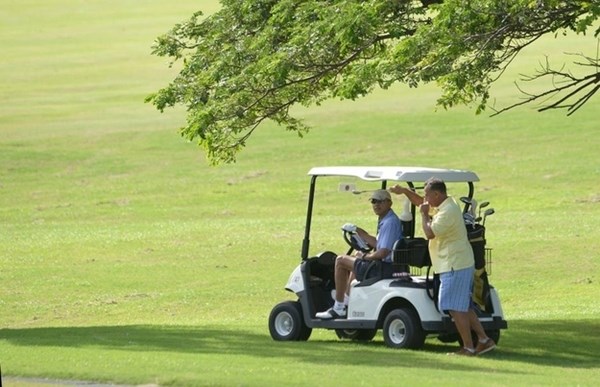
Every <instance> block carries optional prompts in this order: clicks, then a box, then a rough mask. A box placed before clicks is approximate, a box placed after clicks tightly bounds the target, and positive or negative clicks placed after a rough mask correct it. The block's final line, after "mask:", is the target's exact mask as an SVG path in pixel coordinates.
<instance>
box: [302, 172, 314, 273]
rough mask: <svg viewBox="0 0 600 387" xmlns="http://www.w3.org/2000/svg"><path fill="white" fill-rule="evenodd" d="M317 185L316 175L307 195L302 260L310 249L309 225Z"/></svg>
mask: <svg viewBox="0 0 600 387" xmlns="http://www.w3.org/2000/svg"><path fill="white" fill-rule="evenodd" d="M316 184H317V175H314V176H313V177H312V178H311V179H310V192H309V193H308V209H307V210H306V227H305V228H304V240H303V241H302V253H301V254H302V260H303V261H305V260H307V259H308V249H309V247H310V223H311V221H312V212H313V202H314V199H315V186H316Z"/></svg>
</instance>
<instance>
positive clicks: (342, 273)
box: [335, 255, 355, 302]
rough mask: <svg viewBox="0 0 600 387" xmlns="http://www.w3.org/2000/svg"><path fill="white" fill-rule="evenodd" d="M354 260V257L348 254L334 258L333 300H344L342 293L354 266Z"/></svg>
mask: <svg viewBox="0 0 600 387" xmlns="http://www.w3.org/2000/svg"><path fill="white" fill-rule="evenodd" d="M354 260H355V258H354V257H351V256H348V255H340V256H339V257H337V258H336V260H335V300H336V301H337V302H344V295H345V294H346V291H347V289H348V284H349V283H350V277H351V276H350V275H351V274H352V269H353V268H354Z"/></svg>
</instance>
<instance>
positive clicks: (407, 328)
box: [383, 308, 425, 349]
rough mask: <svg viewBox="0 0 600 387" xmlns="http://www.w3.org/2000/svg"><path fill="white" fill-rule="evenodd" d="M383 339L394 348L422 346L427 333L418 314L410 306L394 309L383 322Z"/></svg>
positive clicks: (416, 347) (417, 347)
mask: <svg viewBox="0 0 600 387" xmlns="http://www.w3.org/2000/svg"><path fill="white" fill-rule="evenodd" d="M383 339H384V341H385V343H386V344H387V346H388V347H392V348H409V349H419V348H422V347H423V344H424V343H425V333H424V332H423V329H422V328H421V323H420V320H419V317H418V315H417V314H416V313H415V312H414V311H413V310H411V309H408V308H402V309H394V310H392V311H391V312H390V313H389V314H388V315H387V317H386V318H385V320H384V322H383Z"/></svg>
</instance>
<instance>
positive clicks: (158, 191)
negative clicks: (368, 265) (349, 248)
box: [0, 0, 600, 385]
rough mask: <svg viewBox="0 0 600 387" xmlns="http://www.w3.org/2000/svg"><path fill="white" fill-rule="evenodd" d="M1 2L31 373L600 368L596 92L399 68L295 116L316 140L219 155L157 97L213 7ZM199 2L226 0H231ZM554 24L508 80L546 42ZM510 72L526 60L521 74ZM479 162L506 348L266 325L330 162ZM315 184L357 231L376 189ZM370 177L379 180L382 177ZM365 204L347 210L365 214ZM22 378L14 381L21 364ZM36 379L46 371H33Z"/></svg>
mask: <svg viewBox="0 0 600 387" xmlns="http://www.w3.org/2000/svg"><path fill="white" fill-rule="evenodd" d="M136 5H137V3H136V2H133V1H124V2H123V1H121V2H116V1H108V0H107V1H105V2H101V3H94V2H76V3H73V2H66V1H64V0H54V1H50V2H45V3H44V4H42V5H40V4H38V3H36V2H32V1H24V2H19V4H18V5H17V4H16V3H14V2H8V3H7V4H3V9H5V12H4V13H3V14H2V15H0V43H1V44H2V47H3V48H4V51H5V55H4V59H3V61H2V62H1V63H0V79H2V81H1V83H0V91H1V92H0V106H2V107H1V108H0V109H1V110H0V122H1V123H2V125H1V129H0V131H1V133H2V137H1V139H0V166H1V168H0V204H1V205H0V219H1V221H0V280H1V281H2V284H3V286H2V290H0V308H1V311H2V319H1V320H0V321H1V324H0V365H1V366H2V373H3V376H4V379H5V380H4V381H5V383H6V384H7V385H8V383H9V382H10V384H11V385H27V384H28V383H29V384H32V383H34V382H33V381H31V380H29V379H27V380H23V379H15V377H19V376H25V377H36V378H50V379H53V380H56V379H60V380H79V381H86V380H88V381H92V380H93V381H98V382H104V383H109V382H110V383H119V384H148V383H156V384H160V385H278V384H282V383H285V384H289V385H314V384H317V383H320V382H322V380H323V379H326V378H330V377H334V378H335V380H338V381H339V384H342V385H390V384H392V383H397V382H398V381H399V380H401V381H402V382H405V383H408V384H417V383H418V384H424V385H432V384H437V383H439V381H440V380H443V381H444V382H445V383H447V384H450V385H458V384H467V385H469V384H471V385H478V384H481V383H482V380H484V379H485V381H486V384H491V385H507V384H513V385H564V384H568V385H593V384H595V383H596V378H597V374H598V366H597V364H596V359H597V358H598V355H600V351H599V350H598V348H600V342H599V340H598V335H597V333H596V332H597V331H598V329H599V328H600V304H599V303H598V301H597V295H598V294H599V290H600V285H599V284H600V278H599V274H600V273H599V269H598V265H597V263H596V260H597V257H596V255H597V254H596V251H597V248H598V246H599V244H598V240H599V236H600V235H599V234H600V228H599V227H598V219H600V191H599V189H598V188H599V187H598V177H599V175H600V169H599V167H598V157H597V150H596V147H597V145H596V144H597V141H596V136H597V126H596V125H597V117H596V113H595V112H596V111H597V109H598V102H597V101H595V100H592V101H590V103H589V104H588V105H587V106H586V107H585V108H584V109H582V111H580V112H579V113H577V114H576V115H575V116H573V117H570V118H567V117H565V116H564V114H563V113H562V112H550V113H546V114H543V115H540V114H538V113H536V112H535V111H533V110H532V109H531V108H522V109H518V110H515V111H512V112H508V113H506V114H503V115H501V116H500V117H496V118H493V119H490V118H488V117H486V116H475V115H474V114H473V112H472V111H471V110H469V109H466V108H460V109H456V110H452V111H448V112H446V111H437V112H434V110H435V109H434V101H435V98H436V90H435V88H434V87H433V86H426V87H422V88H419V89H416V90H415V89H412V90H411V89H406V88H404V87H396V88H394V89H392V90H389V91H386V92H383V91H376V92H375V93H373V95H371V96H370V97H368V98H366V99H363V100H360V101H357V102H353V103H351V102H339V101H330V102H327V103H325V104H324V105H323V106H321V107H318V108H316V107H315V108H311V109H298V110H297V111H298V114H299V115H301V116H303V117H304V118H305V119H306V121H307V122H309V123H311V124H313V125H314V130H313V131H312V132H311V133H310V134H309V135H308V136H306V137H305V138H304V139H298V138H297V137H296V136H295V135H293V134H291V133H288V132H285V131H282V130H281V129H279V128H276V127H274V126H271V125H266V126H264V127H262V128H261V129H260V130H259V131H258V132H257V133H256V134H255V135H253V137H252V139H251V140H250V142H249V145H248V147H247V149H246V150H244V152H243V153H242V154H241V155H240V158H239V161H238V163H237V164H234V165H227V166H221V167H218V168H213V167H208V166H207V165H206V163H205V160H204V156H203V154H202V153H201V151H200V150H199V149H197V148H196V147H195V145H194V144H189V143H186V142H185V141H183V140H182V139H180V138H179V137H178V135H177V131H176V129H177V127H178V126H179V125H181V123H182V122H183V120H184V116H183V112H181V111H180V110H175V111H173V112H168V113H166V114H162V115H161V114H159V113H158V112H156V111H154V110H153V109H152V107H151V106H149V105H146V104H144V103H143V99H144V96H145V95H147V94H148V93H150V92H153V91H155V90H156V89H157V88H159V87H161V86H162V85H164V84H165V83H166V82H168V80H169V79H170V78H171V77H172V76H174V74H175V72H174V70H169V69H168V68H167V66H166V63H165V62H164V61H163V60H162V59H158V58H154V57H151V56H150V55H149V52H150V48H149V46H150V44H151V42H152V40H153V39H154V38H155V37H156V36H157V35H158V34H160V33H163V32H165V31H166V30H167V29H168V28H170V27H171V25H173V24H174V23H176V22H178V21H181V20H183V19H185V18H187V17H188V16H189V15H191V13H192V12H193V11H195V10H196V9H197V8H198V7H199V6H198V4H197V2H193V1H181V2H176V3H170V4H168V5H167V4H165V3H164V2H159V1H147V2H145V3H144V7H139V6H137V7H136ZM200 7H202V8H204V9H206V10H208V11H210V10H214V9H216V8H217V3H216V2H214V1H208V2H206V4H203V5H201V6H200ZM562 39H566V42H567V43H566V44H565V43H562V44H558V45H557V44H556V42H555V41H554V40H545V41H544V42H540V43H539V44H538V45H536V46H535V47H532V49H531V50H530V51H529V52H527V53H525V54H526V55H524V56H523V57H522V58H521V60H520V61H518V62H517V63H515V64H514V69H513V70H512V71H511V72H509V73H507V74H506V80H505V81H503V82H502V83H500V84H498V85H497V87H496V89H495V93H496V95H499V96H502V97H503V98H505V99H504V100H503V101H506V100H507V99H508V100H509V101H511V100H512V101H514V100H516V99H517V98H518V95H516V91H515V89H514V86H512V85H511V80H512V79H514V77H515V76H517V75H518V73H521V72H530V69H532V68H535V65H536V62H537V61H538V60H539V59H540V56H541V55H542V54H543V53H548V52H558V51H561V50H563V47H565V46H566V47H569V49H572V50H576V49H578V47H579V48H580V49H581V50H584V49H588V48H589V47H592V48H593V47H595V45H593V44H592V45H591V46H586V44H584V41H583V40H581V39H575V38H573V37H567V38H562ZM511 77H512V78H511ZM341 164H349V165H350V164H395V165H398V164H399V165H402V164H405V165H411V164H412V165H428V166H441V167H452V168H465V169H472V170H474V171H476V172H477V173H478V174H479V176H480V178H481V183H480V184H479V185H478V191H477V192H478V194H477V197H478V199H480V200H489V201H491V202H492V206H493V207H494V208H495V209H496V212H497V213H496V215H494V216H493V217H491V218H490V219H489V220H488V223H487V224H488V229H489V231H488V234H489V244H490V245H491V246H492V247H493V248H494V264H493V275H492V277H491V280H492V283H493V284H494V285H495V286H496V287H497V289H498V290H499V292H500V294H501V298H502V302H503V307H504V311H505V314H506V318H507V319H508V321H509V329H508V330H506V331H504V332H503V336H502V340H501V342H500V346H499V348H498V350H497V351H495V352H494V353H492V354H490V356H486V357H485V358H481V359H469V360H468V361H467V360H466V359H452V358H448V357H446V356H445V353H446V352H447V351H449V350H451V349H453V346H451V345H447V344H442V343H440V342H438V341H437V340H436V339H435V338H431V339H429V340H428V341H427V343H426V347H425V349H424V350H423V351H393V350H390V349H388V348H386V347H385V346H384V345H383V341H382V338H381V336H380V335H378V336H377V337H376V339H375V340H374V341H373V342H372V343H369V344H355V343H350V342H342V341H338V340H337V339H336V336H335V334H334V333H332V332H329V331H320V330H319V331H317V330H316V331H314V332H313V335H312V336H311V339H310V340H309V341H308V342H304V343H281V342H274V341H273V340H271V338H270V336H269V334H268V328H267V317H268V314H269V312H270V310H271V308H272V307H273V306H274V305H275V304H276V303H278V302H280V301H282V300H285V299H290V298H291V295H289V294H287V293H286V292H285V291H284V290H283V286H284V284H285V281H286V279H287V277H288V275H289V273H290V272H291V270H292V269H293V268H294V267H295V265H297V264H298V262H299V256H300V247H301V240H302V237H303V227H304V213H305V199H306V195H307V188H308V178H307V176H306V172H307V171H308V170H309V169H310V168H311V167H312V166H315V165H341ZM334 186H335V187H337V182H334V183H333V184H332V186H331V188H330V189H329V190H324V191H323V192H322V193H320V195H321V197H320V199H322V203H326V204H327V206H322V207H320V208H316V211H317V216H316V217H315V221H316V222H317V223H316V224H315V229H314V231H315V232H314V233H313V235H312V240H311V251H312V252H316V251H319V250H322V249H328V250H333V251H341V250H343V249H345V247H344V243H343V241H342V239H341V238H340V236H339V233H338V232H337V231H335V230H337V227H338V226H339V224H341V223H344V222H346V221H349V220H352V221H356V222H357V223H361V224H367V225H368V224H369V223H368V222H369V221H372V214H371V213H370V209H369V208H368V206H364V201H363V199H364V198H361V197H357V196H343V195H342V194H339V193H337V192H335V189H334V188H335V187H334ZM366 188H368V187H366ZM349 217H350V218H351V219H349ZM9 377H10V379H7V378H9ZM28 380H29V381H28Z"/></svg>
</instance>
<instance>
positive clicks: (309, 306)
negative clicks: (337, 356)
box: [269, 166, 507, 349]
mask: <svg viewBox="0 0 600 387" xmlns="http://www.w3.org/2000/svg"><path fill="white" fill-rule="evenodd" d="M308 175H309V176H311V179H310V188H309V195H308V208H307V214H306V227H305V234H304V240H303V243H302V252H301V258H302V261H301V263H300V264H299V265H298V266H297V267H296V268H295V269H294V271H293V272H292V274H291V275H290V277H289V280H288V282H287V284H286V286H285V289H286V290H288V291H290V292H292V293H295V294H296V296H297V300H295V301H285V302H281V303H279V304H277V305H276V306H275V307H274V308H273V309H272V311H271V313H270V316H269V331H270V333H271V337H272V338H273V339H274V340H278V341H304V340H308V338H309V337H310V335H311V333H312V330H313V329H314V328H324V329H331V330H335V332H336V334H337V336H338V337H339V338H340V339H351V340H359V341H370V340H372V339H373V338H374V337H375V335H376V333H377V330H378V329H382V330H383V338H384V341H385V343H386V344H387V345H388V346H390V347H392V348H411V349H418V348H421V347H422V346H423V344H424V341H425V338H426V336H427V335H437V337H438V339H440V340H441V341H442V342H455V341H460V337H459V335H458V333H457V331H456V328H455V325H454V322H453V321H452V319H451V317H450V316H449V315H448V314H447V313H446V312H445V311H440V310H438V309H437V292H438V286H439V281H438V280H437V275H435V274H434V273H433V272H432V269H431V260H430V257H429V253H428V249H427V240H426V239H424V238H422V237H418V236H417V235H415V234H416V230H420V227H416V224H415V219H416V218H417V217H415V214H416V210H417V209H416V208H415V206H413V205H412V204H411V203H410V202H409V201H408V200H405V198H404V196H397V197H394V198H393V199H394V202H395V203H396V202H397V203H401V202H402V200H405V201H404V204H403V206H402V207H403V208H402V213H401V214H400V215H399V217H400V220H401V223H402V231H403V234H404V238H403V239H402V240H400V241H398V242H397V243H396V244H395V246H394V251H393V267H394V274H393V277H392V278H388V277H385V278H384V277H383V276H382V275H381V271H380V270H378V266H377V264H376V263H371V266H372V267H371V266H370V267H369V269H368V270H367V274H366V275H365V279H364V280H362V281H360V282H358V281H354V282H353V284H352V288H351V291H350V300H349V304H348V310H347V317H346V318H343V319H342V318H338V319H333V320H321V319H317V318H315V314H316V313H318V312H321V311H325V310H327V309H328V308H330V307H331V306H332V305H333V302H334V299H333V294H334V290H335V283H334V265H335V259H336V257H337V255H338V254H336V253H334V252H332V251H323V252H320V253H318V254H315V255H310V253H309V250H310V233H311V225H312V223H313V215H314V214H315V212H313V206H314V205H315V199H316V198H317V197H319V198H321V196H318V195H316V194H315V193H316V186H317V181H319V182H320V181H321V180H325V181H329V182H330V183H331V182H332V181H333V182H334V185H336V186H337V188H336V192H337V191H344V192H347V193H346V194H349V193H351V194H356V195H360V194H361V193H363V192H370V191H360V190H357V189H356V187H357V186H356V185H355V184H361V185H363V184H365V185H366V184H371V185H372V186H374V187H373V188H374V189H385V188H387V187H388V184H390V186H391V185H395V184H397V183H399V184H401V185H403V186H408V187H409V188H410V189H412V190H413V191H415V192H417V191H418V190H420V189H421V190H422V188H423V183H424V182H425V181H427V180H428V179H429V178H432V177H436V178H440V179H442V180H443V181H444V182H445V183H446V185H447V186H448V190H449V194H450V195H452V196H453V197H455V198H459V197H460V201H461V203H459V204H461V205H462V206H463V218H464V220H465V227H466V228H467V231H468V234H469V239H470V241H471V245H472V247H473V252H474V256H475V268H476V271H475V281H474V283H475V284H474V291H473V300H474V302H475V304H476V305H477V308H476V313H477V315H478V317H479V320H480V321H481V324H482V325H483V327H484V329H485V330H486V333H487V334H488V336H489V337H491V338H492V339H493V340H494V341H495V342H496V343H497V342H498V341H499V339H500V330H501V329H506V328H507V322H506V321H505V320H504V315H503V312H502V306H501V305H500V298H499V296H498V293H497V292H496V289H495V288H494V287H493V286H491V285H490V284H489V281H488V274H491V271H490V270H491V249H489V248H487V247H486V246H485V227H484V222H485V217H486V216H488V215H491V214H493V209H491V208H490V209H486V211H485V213H484V215H483V218H482V216H481V214H480V213H478V214H476V213H475V212H476V206H477V204H476V201H475V199H474V183H475V182H477V181H479V178H478V177H477V175H476V174H475V173H473V172H470V171H462V170H451V169H434V168H421V167H391V166H388V167H376V166H374V167H366V166H364V167H316V168H312V169H311V170H310V171H309V172H308ZM325 178H327V179H325ZM341 179H344V180H350V181H354V182H356V183H345V182H344V183H340V180H341ZM336 180H337V182H336ZM459 186H460V187H459ZM327 187H331V184H330V185H329V186H327ZM459 189H462V190H464V196H460V195H459V194H458V190H459ZM325 190H326V191H327V188H326V189H325ZM330 191H332V190H331V189H330V190H329V191H327V192H330ZM319 192H321V191H319ZM338 200H339V199H338ZM365 202H366V200H365ZM331 203H332V204H331V205H334V203H333V202H331ZM488 204H489V203H488V202H482V203H481V204H480V206H479V211H480V212H481V210H482V209H483V208H484V207H486V206H487V205H488ZM395 208H396V213H398V212H400V211H399V209H398V208H397V207H395ZM316 214H319V212H316ZM478 215H479V216H478ZM346 220H347V219H344V220H343V221H346ZM342 234H343V237H344V240H345V242H346V243H347V244H348V245H349V247H348V251H347V252H344V253H347V254H351V253H352V252H353V251H354V250H359V249H360V250H362V251H367V250H368V249H369V248H370V247H369V246H368V245H366V244H364V243H363V242H362V241H361V240H360V237H358V235H357V234H356V233H354V232H353V228H352V227H348V225H344V227H342ZM407 272H408V275H407Z"/></svg>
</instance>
